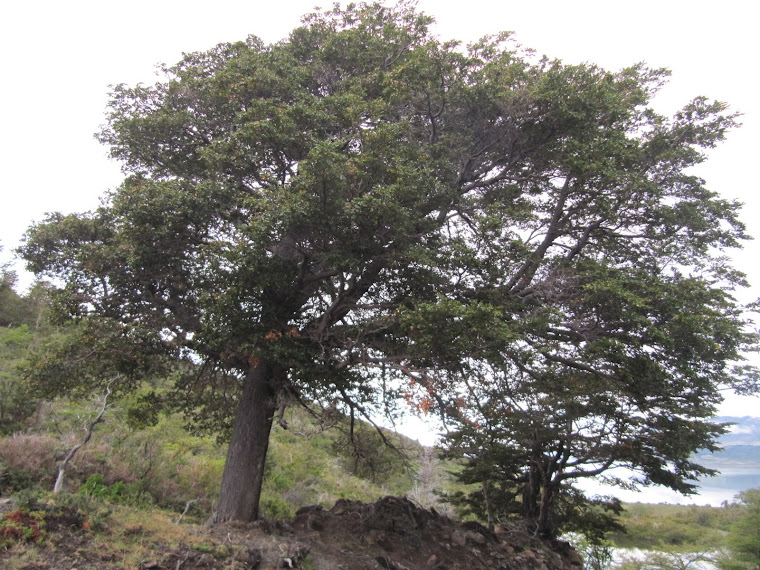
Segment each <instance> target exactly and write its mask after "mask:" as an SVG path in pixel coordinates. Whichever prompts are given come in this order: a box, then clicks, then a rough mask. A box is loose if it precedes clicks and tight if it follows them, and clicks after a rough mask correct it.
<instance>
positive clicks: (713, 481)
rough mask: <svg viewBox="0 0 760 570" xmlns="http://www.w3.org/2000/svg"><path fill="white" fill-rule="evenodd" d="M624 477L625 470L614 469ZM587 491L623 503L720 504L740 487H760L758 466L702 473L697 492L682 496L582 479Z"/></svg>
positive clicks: (660, 490)
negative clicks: (706, 474) (709, 473)
mask: <svg viewBox="0 0 760 570" xmlns="http://www.w3.org/2000/svg"><path fill="white" fill-rule="evenodd" d="M616 474H617V475H619V476H621V477H623V476H624V473H622V472H621V471H619V470H616ZM578 486H579V487H580V488H581V489H583V490H584V491H585V492H586V493H588V494H597V495H613V496H615V497H617V498H619V499H620V500H621V501H623V502H626V503H655V504H656V503H670V504H674V505H679V504H680V505H712V506H714V507H719V506H721V504H722V503H723V501H729V502H730V501H732V500H733V499H734V496H736V494H737V493H739V491H745V490H747V489H751V488H754V487H760V468H758V467H756V466H753V467H751V468H747V469H742V468H731V469H723V470H722V471H721V474H720V475H718V476H717V477H705V478H704V479H702V480H701V481H700V483H699V494H697V495H691V496H688V497H685V496H683V495H681V494H680V493H676V492H674V491H671V490H670V489H666V488H664V487H654V486H653V487H642V488H641V490H640V491H638V492H637V491H628V490H625V489H619V488H617V487H609V486H606V485H602V484H601V483H600V482H599V481H596V480H588V481H582V482H581V483H580V484H579V485H578Z"/></svg>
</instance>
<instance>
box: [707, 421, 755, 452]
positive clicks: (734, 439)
mask: <svg viewBox="0 0 760 570" xmlns="http://www.w3.org/2000/svg"><path fill="white" fill-rule="evenodd" d="M715 421H716V422H719V423H732V424H736V425H734V426H732V427H731V431H730V433H727V434H726V435H724V436H722V437H721V438H720V442H721V444H722V445H760V418H755V417H751V416H743V417H736V416H719V417H717V418H715Z"/></svg>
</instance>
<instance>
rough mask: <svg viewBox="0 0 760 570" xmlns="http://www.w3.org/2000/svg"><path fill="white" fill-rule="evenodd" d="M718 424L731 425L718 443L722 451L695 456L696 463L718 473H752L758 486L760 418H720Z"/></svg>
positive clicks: (759, 471) (759, 477) (705, 452)
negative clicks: (755, 474) (755, 475)
mask: <svg viewBox="0 0 760 570" xmlns="http://www.w3.org/2000/svg"><path fill="white" fill-rule="evenodd" d="M715 421H716V422H718V423H732V424H735V425H733V426H731V428H730V430H731V431H730V432H729V433H727V434H725V435H723V436H721V437H720V438H719V439H718V442H719V443H720V445H721V446H722V447H723V451H719V452H717V453H710V452H707V451H703V452H700V453H698V454H697V456H696V457H695V459H696V460H697V463H700V464H702V465H704V466H705V467H710V468H712V469H718V470H719V471H723V472H727V471H754V472H756V473H758V476H757V482H756V485H753V486H757V485H760V418H756V417H752V416H743V417H736V416H720V417H717V418H715Z"/></svg>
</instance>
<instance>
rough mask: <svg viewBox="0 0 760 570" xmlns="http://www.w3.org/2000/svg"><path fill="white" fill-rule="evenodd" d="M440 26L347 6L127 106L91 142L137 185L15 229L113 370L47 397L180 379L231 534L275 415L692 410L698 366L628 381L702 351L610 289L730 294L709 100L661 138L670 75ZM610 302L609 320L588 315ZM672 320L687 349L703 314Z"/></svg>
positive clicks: (719, 133) (733, 278)
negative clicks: (480, 403)
mask: <svg viewBox="0 0 760 570" xmlns="http://www.w3.org/2000/svg"><path fill="white" fill-rule="evenodd" d="M431 21H432V20H431V18H429V17H427V16H425V15H423V14H420V13H418V12H416V11H415V9H414V7H413V6H412V5H411V4H407V3H401V4H398V5H396V6H395V7H392V8H387V7H382V6H380V5H377V4H373V5H364V4H362V5H359V6H351V7H349V8H347V9H345V10H342V9H339V8H336V9H334V10H332V11H329V12H325V13H319V12H318V13H315V14H312V15H310V16H307V17H306V18H305V19H304V23H303V26H302V27H299V28H297V29H296V30H294V31H293V32H292V33H291V34H290V36H289V37H288V38H287V39H286V40H284V41H282V42H279V43H277V44H274V45H264V44H263V43H262V42H261V41H260V40H258V39H257V38H255V37H249V38H248V39H247V40H246V41H245V42H239V43H234V44H222V45H219V46H217V47H215V48H214V49H212V50H210V51H208V52H204V53H192V54H188V55H186V56H185V57H184V58H183V59H182V61H180V62H179V63H178V64H177V65H175V66H172V67H166V68H164V70H163V72H164V78H163V79H162V80H161V81H159V82H158V83H156V84H155V85H152V86H142V85H140V86H137V87H128V86H124V85H121V86H118V87H117V88H116V89H115V90H114V91H113V94H112V100H111V104H110V112H109V116H108V124H107V126H106V127H105V129H104V130H103V132H102V133H101V135H100V138H101V140H102V141H103V142H104V143H105V144H107V145H109V146H110V148H111V153H112V155H113V156H114V157H115V158H117V159H120V160H121V161H123V164H124V169H125V171H126V173H127V174H128V177H127V178H126V180H125V181H124V183H123V184H122V185H121V187H119V188H118V189H117V190H116V191H115V192H113V193H112V194H111V195H109V196H108V198H107V200H106V202H105V203H104V205H103V206H102V207H100V208H98V209H97V210H95V211H93V212H91V213H86V214H82V215H70V216H63V215H59V214H56V215H53V216H51V217H50V218H49V219H47V220H45V221H44V222H42V223H40V224H37V225H36V226H34V227H32V228H31V229H30V230H29V232H28V234H27V239H26V243H25V245H24V246H23V248H22V249H23V255H24V256H25V258H26V259H27V261H28V262H29V265H30V267H31V268H32V269H33V270H34V271H36V272H38V273H44V274H48V275H52V276H54V277H56V278H58V279H60V280H61V281H62V282H63V283H65V286H64V287H63V289H62V292H61V296H60V298H59V300H58V303H57V306H58V307H59V309H60V310H61V311H62V312H65V313H67V314H69V315H71V316H72V317H73V318H75V319H76V320H78V321H80V328H81V330H83V331H86V334H85V333H83V334H84V336H83V337H82V338H90V339H92V340H91V342H92V344H93V345H94V346H95V347H96V348H97V350H92V349H90V350H89V352H87V355H88V356H92V357H93V358H95V357H98V355H101V356H102V355H106V356H107V357H108V365H107V368H108V370H106V368H102V369H98V370H99V373H98V374H95V373H89V374H84V375H83V374H81V373H78V372H77V366H78V365H79V364H81V363H82V362H84V359H83V357H82V356H77V357H75V354H76V352H77V351H76V350H73V348H72V347H73V345H71V346H69V347H68V348H67V349H66V350H62V352H63V354H64V358H53V357H52V356H51V357H50V358H48V359H47V360H44V361H40V365H39V370H40V372H39V377H40V379H44V378H46V377H47V378H56V379H57V381H59V382H61V383H62V384H63V385H65V386H73V385H79V386H81V385H82V384H83V382H84V381H85V380H86V379H87V378H90V379H92V381H93V382H96V381H97V379H98V378H109V377H111V376H112V375H113V374H112V373H113V372H117V373H119V374H120V375H121V376H120V378H122V379H123V380H122V381H121V382H122V387H121V388H119V387H116V386H115V387H114V389H116V390H118V389H128V388H129V387H130V386H131V385H133V384H134V383H135V382H137V381H138V380H139V379H140V378H141V377H142V376H144V375H146V374H150V373H152V372H153V371H155V370H163V369H164V368H163V367H165V366H167V365H171V363H172V362H180V364H177V365H175V366H176V368H177V373H176V378H177V383H176V396H177V400H178V401H179V400H181V401H182V402H184V405H185V409H186V410H187V411H188V413H189V414H190V416H191V418H192V419H193V420H194V421H195V422H196V423H197V424H199V425H200V426H201V427H211V428H220V429H228V430H229V434H230V438H231V439H230V444H229V451H228V455H227V462H226V466H225V471H224V475H223V481H222V489H221V495H220V502H219V507H218V519H219V520H228V519H246V520H247V519H253V518H256V517H257V515H258V501H259V491H260V487H261V477H262V474H263V467H264V461H265V458H266V451H267V442H268V436H269V431H270V426H271V423H272V421H273V417H274V415H275V414H276V412H277V409H278V406H281V405H284V404H286V403H287V402H292V401H298V402H302V403H308V402H319V401H323V402H326V403H327V404H328V405H337V406H343V407H348V408H351V409H353V410H356V411H357V412H358V413H362V414H365V415H367V416H370V415H372V413H373V406H375V407H376V408H378V409H380V410H382V409H384V408H385V405H386V404H387V403H389V402H391V401H393V399H394V397H395V396H397V395H399V394H402V393H403V394H404V395H406V396H407V397H408V398H409V399H410V400H412V401H415V402H416V403H417V404H419V405H422V406H423V407H425V408H427V407H428V406H430V405H437V406H439V408H440V410H441V411H443V412H446V411H447V410H448V411H449V412H451V413H454V412H453V410H454V409H455V407H452V406H451V405H450V404H451V402H456V401H457V398H459V397H460V396H461V394H462V390H461V389H460V388H457V387H458V386H461V380H462V378H463V375H466V374H467V373H468V370H467V368H468V367H469V363H477V362H480V363H486V364H489V365H490V364H493V362H495V361H496V360H497V361H499V362H500V363H504V362H511V363H512V364H510V365H511V366H518V367H519V366H526V367H528V368H529V367H530V365H531V364H532V363H533V362H534V361H535V362H539V361H540V362H545V363H549V362H556V363H566V364H567V365H568V366H570V367H572V368H574V369H577V370H581V371H584V370H585V371H587V372H588V373H589V374H595V375H596V377H597V378H598V380H599V382H603V381H610V382H613V381H619V382H628V383H630V384H631V385H636V384H637V382H638V381H639V380H638V379H639V378H642V380H641V383H640V385H639V388H638V390H639V392H640V393H641V395H642V396H641V397H643V398H646V397H647V396H646V394H647V390H648V386H649V384H648V383H649V382H660V381H664V382H669V383H670V385H671V388H672V390H680V389H683V390H689V389H690V388H689V387H688V386H687V385H686V384H687V383H688V381H689V380H690V377H687V376H685V375H675V376H673V375H672V374H671V373H672V372H674V371H675V370H674V368H673V367H679V366H682V365H685V363H686V362H687V361H688V362H691V361H689V360H688V358H687V360H683V359H682V360H678V359H677V358H676V356H677V355H675V356H674V358H673V360H672V361H671V362H670V364H667V365H665V364H663V368H662V370H661V373H658V374H656V375H647V374H644V375H642V374H641V373H640V372H641V366H644V365H645V364H646V362H645V360H646V358H645V357H644V356H642V355H645V354H648V353H659V352H662V353H663V354H672V353H674V352H675V351H679V350H682V348H683V349H684V350H687V351H688V350H690V349H688V347H686V343H685V342H684V343H676V344H675V345H673V346H671V344H670V337H663V336H654V337H652V338H650V337H647V336H646V334H645V331H646V330H647V326H646V325H647V323H648V322H650V321H651V320H652V319H654V318H658V317H655V316H654V315H650V314H649V313H647V312H646V311H645V310H644V309H642V310H639V311H634V310H632V309H631V306H632V305H635V303H634V301H633V300H631V299H626V298H625V295H626V294H627V293H626V292H625V291H620V292H617V293H616V291H615V287H616V284H617V283H619V282H620V281H621V280H625V279H628V280H630V283H629V285H630V288H632V289H633V291H634V292H636V291H638V288H637V284H636V280H641V279H644V281H646V280H647V277H646V276H650V275H651V276H653V277H652V278H651V279H654V280H656V279H657V277H658V276H659V277H662V278H663V279H666V280H667V279H670V280H671V282H672V286H673V287H679V283H678V282H677V281H678V280H679V279H682V280H683V281H684V282H687V283H689V284H692V285H693V291H694V294H693V296H692V297H691V304H690V305H689V306H687V307H685V309H686V310H688V311H692V310H696V311H698V310H700V309H702V308H705V307H708V308H709V307H712V306H713V305H714V304H715V302H717V301H716V299H715V298H714V296H715V295H716V294H717V293H716V288H717V287H718V283H719V282H720V284H721V286H723V285H726V286H730V285H731V284H737V283H739V282H740V279H741V278H740V276H739V275H738V274H735V273H733V272H731V271H730V270H729V269H728V268H727V267H726V266H725V264H724V263H723V262H722V261H721V259H720V258H719V257H716V256H714V255H713V254H714V252H715V251H717V250H720V249H722V248H724V247H731V246H735V245H737V243H738V241H739V240H741V239H743V238H744V237H745V235H744V229H743V227H742V225H741V224H740V222H739V221H738V220H737V217H736V216H737V210H738V206H737V205H736V204H733V203H729V202H727V201H724V200H721V199H720V198H719V197H718V196H716V195H715V194H714V193H712V192H710V191H708V190H706V189H705V188H704V186H703V184H702V181H701V180H699V179H698V178H696V177H694V176H691V175H689V174H687V173H686V172H685V169H687V168H688V167H689V166H691V165H693V164H695V163H697V162H699V161H700V160H701V159H702V154H701V152H700V148H704V147H711V146H713V145H714V144H715V143H716V142H717V141H719V140H720V139H722V138H723V135H724V132H725V130H726V129H728V128H730V127H731V126H733V125H734V118H733V116H731V115H730V114H727V113H726V112H725V108H724V106H723V105H720V104H717V103H710V102H708V101H706V100H704V99H697V100H695V101H693V102H692V103H690V104H689V105H688V106H687V107H686V108H685V109H684V110H683V111H682V112H681V113H678V114H677V115H676V116H675V117H674V118H672V119H667V118H664V117H661V116H659V115H657V114H656V113H654V112H653V111H652V110H651V109H649V108H648V107H647V104H648V101H649V99H650V97H651V96H652V94H653V93H654V92H655V91H656V89H657V88H658V86H659V85H660V84H661V83H662V81H663V80H664V78H665V77H666V75H667V73H666V72H665V71H663V70H650V69H647V68H645V67H643V66H640V65H637V66H633V67H630V68H627V69H624V70H622V71H619V72H614V73H613V72H608V71H605V70H603V69H599V68H597V67H595V66H593V65H576V66H574V65H565V64H563V63H561V62H558V61H549V60H546V59H538V58H535V57H533V56H532V55H531V53H530V52H523V51H522V50H521V49H520V48H519V47H518V46H516V45H515V44H514V43H512V42H511V41H510V40H509V37H508V36H507V35H502V36H497V37H490V38H486V39H484V40H482V41H481V42H479V43H477V44H475V45H472V46H469V47H467V48H463V47H461V46H460V45H458V44H457V43H455V42H447V43H444V42H442V41H440V40H439V39H438V38H437V37H436V36H434V35H433V34H432V33H431V32H430V30H429V28H428V26H429V25H430V23H431ZM690 272H696V275H697V277H695V278H690V277H688V275H689V273H690ZM679 275H683V278H682V277H679ZM605 289H610V290H611V291H610V295H613V296H614V295H615V294H618V296H619V297H621V299H620V303H618V304H617V305H615V304H614V303H610V304H608V305H604V306H597V305H596V303H595V302H594V299H593V295H594V294H595V292H596V294H597V295H598V296H602V295H604V291H605ZM723 299H724V300H725V299H726V298H725V297H724V298H723ZM652 302H656V300H654V299H653V300H652ZM584 303H585V304H584ZM726 303H727V308H726V309H725V310H721V309H719V308H717V307H716V310H717V311H719V312H720V315H717V316H716V317H715V318H714V319H713V322H715V323H717V324H720V325H722V329H721V330H718V331H716V334H717V337H714V335H713V334H712V333H705V334H704V335H703V336H698V337H696V336H695V337H694V338H693V339H692V340H693V341H694V342H695V343H696V352H697V353H699V354H700V356H704V357H706V358H707V360H706V361H705V362H704V363H702V364H700V371H698V372H696V373H695V374H702V376H700V378H701V379H702V380H703V382H702V384H707V385H710V386H711V385H712V384H711V382H713V381H717V380H718V378H717V377H716V375H718V376H720V378H719V380H721V381H723V382H725V383H728V384H731V383H733V382H734V380H735V378H733V377H731V375H730V374H729V373H728V372H726V371H725V370H724V369H725V366H724V365H725V363H726V362H727V361H728V360H730V359H733V358H736V357H737V356H738V352H739V351H740V350H741V348H742V345H743V344H744V343H745V342H746V341H747V338H746V337H745V336H744V333H743V330H742V323H741V317H740V315H739V313H738V310H736V307H735V306H734V305H733V304H732V303H731V302H729V301H726ZM667 318H670V320H671V321H672V323H673V326H672V332H673V333H674V334H680V333H681V332H682V329H679V328H678V326H677V324H678V322H679V321H678V319H680V318H683V319H685V320H686V321H688V320H689V319H692V318H699V313H686V314H683V315H669V316H668V317H667ZM684 334H686V333H685V332H684ZM603 338H604V339H607V340H606V341H602V340H601V339H603ZM716 339H717V340H716ZM592 341H593V342H592ZM597 341H598V342H597ZM603 342H606V343H607V345H605V346H606V347H605V348H604V350H602V343H603ZM718 343H720V346H718ZM85 345H86V342H83V343H81V344H80V345H78V346H79V347H80V349H81V347H84V346H85ZM684 347H686V348H684ZM595 351H596V352H595ZM597 353H598V354H599V355H600V356H599V359H600V361H602V360H603V363H601V364H599V365H597V364H595V363H594V362H593V360H592V363H591V364H588V363H587V362H586V358H587V357H589V356H591V357H593V356H594V354H597ZM494 359H496V360H494ZM101 360H102V358H101ZM166 363H169V364H166ZM464 363H467V366H463V364H464ZM104 366H105V365H104ZM106 372H108V374H106ZM67 379H69V380H67ZM566 381H568V378H567V377H566V376H563V375H558V376H556V382H557V383H558V384H562V383H564V382H566ZM700 389H701V388H700ZM419 390H422V393H421V394H419V393H417V392H418V391H419ZM713 401H714V400H713ZM711 403H712V401H708V402H707V403H706V404H705V405H706V407H707V408H709V407H710V405H711Z"/></svg>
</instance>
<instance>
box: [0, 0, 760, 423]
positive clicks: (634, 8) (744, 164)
mask: <svg viewBox="0 0 760 570" xmlns="http://www.w3.org/2000/svg"><path fill="white" fill-rule="evenodd" d="M330 4H331V2H322V3H321V4H320V3H319V2H318V1H316V0H279V1H277V2H260V1H255V0H249V1H242V0H215V1H214V2H209V1H205V2H201V1H197V0H132V1H130V2H109V1H104V0H98V1H87V0H69V1H67V2H61V1H60V0H41V1H33V0H29V1H26V2H21V1H20V0H9V1H8V2H5V3H4V4H3V7H2V8H0V53H1V54H2V56H1V57H2V68H1V69H0V77H2V80H1V81H2V83H1V84H0V127H1V128H2V131H0V133H1V134H0V172H2V178H0V196H1V197H2V200H1V201H0V244H2V245H3V246H4V247H5V252H4V253H3V254H2V258H3V259H7V258H8V253H9V251H10V250H12V249H13V248H15V247H16V246H17V245H18V242H19V240H20V238H21V236H22V234H23V232H24V230H25V229H26V228H27V227H28V226H29V224H30V223H31V222H32V221H35V220H40V219H41V218H42V217H43V216H44V214H45V212H50V211H63V212H73V211H83V210H89V209H92V208H94V207H96V206H97V204H98V198H99V196H101V195H102V194H103V192H105V191H106V190H108V189H110V188H113V187H115V186H117V185H118V183H119V181H120V179H121V174H120V171H119V165H118V164H116V163H114V162H112V161H110V160H109V159H108V158H107V157H106V153H107V149H106V148H104V147H102V146H100V145H99V144H98V143H97V142H96V141H95V140H94V138H93V134H94V133H95V132H96V131H97V130H98V126H99V125H100V124H101V123H102V122H103V117H104V111H105V105H106V95H107V92H108V85H109V84H116V83H122V82H123V83H128V84H134V83H137V82H144V83H150V82H153V81H154V80H155V65H156V64H157V63H169V64H171V63H175V62H176V61H177V60H178V59H179V58H180V56H181V54H182V52H188V51H196V50H205V49H208V48H210V47H212V46H213V45H214V44H216V43H218V42H222V41H236V40H240V39H244V38H245V37H246V36H247V35H249V34H254V35H257V36H259V37H261V38H262V39H264V40H265V41H266V42H275V41H277V40H279V39H282V38H284V37H286V36H287V34H288V32H289V31H290V30H291V29H292V28H293V27H295V26H297V25H298V23H299V20H300V17H301V15H303V14H304V13H307V12H309V11H311V9H312V7H314V6H315V5H322V6H327V5H330ZM752 4H753V3H751V2H747V1H746V0H723V1H722V2H705V1H699V0H695V1H685V0H659V1H652V0H639V1H637V2H616V1H613V0H574V1H572V2H570V1H567V0H544V1H541V0H534V1H532V2H527V1H524V0H523V1H520V2H516V1H514V0H466V1H462V0H459V1H450V0H443V1H441V0H439V1H435V0H420V2H419V7H420V9H421V10H423V11H424V12H426V13H428V14H431V15H433V16H434V17H435V18H436V20H437V24H436V25H435V26H434V31H436V32H437V33H438V34H439V35H440V36H441V37H442V38H443V39H458V40H462V41H464V42H468V41H472V40H475V39H477V38H479V37H481V36H483V35H484V34H488V33H495V32H498V31H502V30H512V31H514V32H515V37H516V39H517V40H518V41H519V42H520V43H522V44H523V45H525V46H526V47H531V48H534V49H536V50H537V51H538V52H539V53H545V54H547V55H549V56H551V57H557V58H560V59H563V60H565V61H567V62H573V63H575V62H582V61H588V62H594V63H597V64H600V65H602V66H603V67H606V68H609V69H619V68H621V67H624V66H627V65H630V64H633V63H636V62H639V61H645V62H647V63H648V64H649V65H651V66H653V67H668V68H670V69H671V70H672V71H673V77H672V80H671V81H670V83H669V85H668V86H667V87H666V88H665V89H664V90H663V91H662V93H661V95H660V96H659V98H658V99H657V101H656V105H655V106H656V107H658V110H660V111H662V112H672V111H674V110H676V109H677V108H679V107H680V106H681V105H683V104H685V103H686V102H687V101H688V100H689V99H691V98H692V97H694V96H696V95H706V96H708V97H710V98H714V99H718V100H722V101H725V102H727V103H730V104H731V105H732V107H733V108H735V109H736V110H738V111H740V112H742V113H744V117H743V121H742V122H743V123H744V126H743V127H742V128H741V129H739V130H737V131H735V132H733V133H730V135H729V138H728V141H727V142H726V143H724V144H723V145H722V146H721V147H720V148H718V149H716V150H715V151H713V152H712V153H711V158H710V161H709V162H708V163H707V164H706V165H704V166H703V167H702V168H700V170H699V174H700V175H701V176H702V177H704V178H706V179H707V181H708V183H709V186H710V187H711V188H713V189H715V190H717V191H719V192H720V193H722V194H723V195H724V196H726V197H729V198H736V199H739V200H740V201H742V202H744V203H745V210H744V216H743V219H744V221H745V222H746V223H747V224H748V227H749V232H750V234H752V235H754V236H756V237H760V231H759V228H760V194H759V193H758V192H757V190H756V186H757V179H758V177H757V175H756V173H755V170H754V168H755V166H756V163H755V161H756V160H757V158H756V155H757V147H758V144H757V141H758V140H760V98H758V96H757V85H756V83H757V79H756V73H755V72H754V71H753V69H756V67H757V65H756V58H757V56H758V54H760V49H758V48H760V41H759V40H758V35H757V33H756V29H755V27H756V21H757V18H756V15H754V14H750V11H751V8H752ZM734 258H735V259H736V264H737V266H738V267H739V268H740V269H742V270H744V271H745V272H746V273H748V274H749V276H750V282H751V283H754V287H752V288H751V289H750V290H749V291H747V292H746V294H745V295H743V296H742V299H743V300H750V299H754V298H757V297H760V263H758V259H760V244H759V243H758V242H756V241H755V242H750V243H748V244H747V245H746V246H745V248H744V250H743V251H741V252H737V253H735V254H734ZM759 406H760V399H758V398H750V399H744V400H742V401H738V400H737V401H734V400H732V401H731V405H730V406H727V407H726V408H725V410H724V412H726V413H731V414H733V415H745V414H746V415H760V410H758V407H759Z"/></svg>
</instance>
